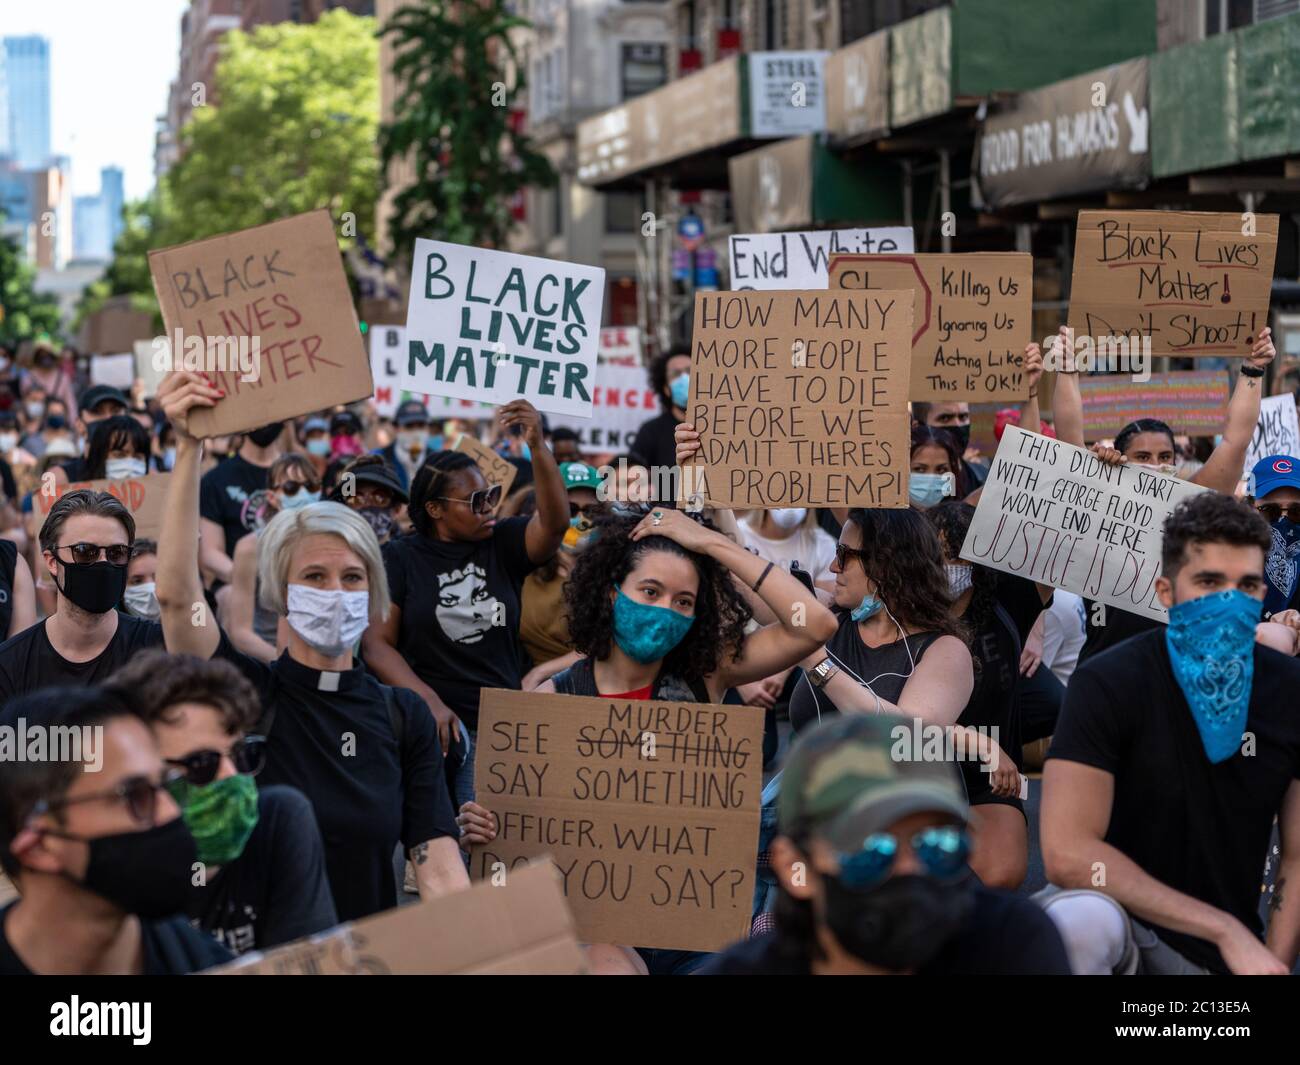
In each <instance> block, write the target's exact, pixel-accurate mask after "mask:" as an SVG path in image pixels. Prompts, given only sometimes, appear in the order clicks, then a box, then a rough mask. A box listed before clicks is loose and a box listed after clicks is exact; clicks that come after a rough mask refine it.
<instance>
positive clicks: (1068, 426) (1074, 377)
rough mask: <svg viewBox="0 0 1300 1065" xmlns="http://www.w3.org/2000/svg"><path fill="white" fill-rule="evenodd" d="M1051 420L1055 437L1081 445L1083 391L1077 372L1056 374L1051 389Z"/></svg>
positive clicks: (1077, 445)
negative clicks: (1054, 429) (1080, 387)
mask: <svg viewBox="0 0 1300 1065" xmlns="http://www.w3.org/2000/svg"><path fill="white" fill-rule="evenodd" d="M1052 422H1053V424H1054V426H1055V428H1056V438H1057V439H1058V440H1060V441H1062V442H1064V443H1066V444H1074V445H1075V446H1076V447H1083V446H1084V445H1083V393H1082V392H1081V391H1080V389H1079V374H1078V373H1077V372H1074V373H1066V372H1065V371H1064V370H1062V371H1060V372H1059V373H1057V375H1056V381H1055V382H1054V387H1053V389H1052Z"/></svg>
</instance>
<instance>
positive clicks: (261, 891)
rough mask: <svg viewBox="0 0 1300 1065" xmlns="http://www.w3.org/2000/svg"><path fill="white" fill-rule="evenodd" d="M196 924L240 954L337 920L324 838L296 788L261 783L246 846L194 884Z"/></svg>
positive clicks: (192, 905) (298, 936)
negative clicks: (209, 877)
mask: <svg viewBox="0 0 1300 1065" xmlns="http://www.w3.org/2000/svg"><path fill="white" fill-rule="evenodd" d="M188 912H189V916H190V920H191V922H192V923H193V924H194V926H195V927H196V928H201V929H202V930H203V931H205V932H207V933H209V934H210V935H212V936H214V937H215V938H216V939H217V940H218V941H219V942H220V943H221V944H222V945H223V946H224V947H225V948H226V949H227V950H229V951H231V953H233V954H246V953H247V952H248V951H250V950H268V949H269V948H271V947H276V946H279V945H280V944H282V943H291V942H293V940H295V939H301V938H303V937H304V936H309V935H312V934H313V933H316V932H323V931H324V930H325V929H327V928H333V927H334V926H335V925H336V924H338V917H337V915H336V914H335V912H334V899H333V896H331V895H330V886H329V881H328V880H327V879H326V877H325V845H324V844H323V843H322V842H321V836H320V829H319V828H317V827H316V815H315V814H313V813H312V808H311V803H310V802H308V801H307V799H306V798H305V797H304V796H303V795H302V793H301V792H298V791H295V790H294V789H293V788H286V787H283V786H280V785H274V784H273V785H271V786H270V787H263V788H260V789H259V790H258V795H257V827H256V828H254V829H253V834H252V835H251V836H249V837H248V843H247V844H245V846H244V852H243V853H242V854H241V855H240V856H239V857H238V858H236V859H235V860H234V861H233V862H231V863H230V864H228V865H223V866H222V867H221V868H220V869H219V870H217V872H216V874H215V875H214V876H213V877H212V878H211V879H210V880H209V881H208V883H207V884H206V885H202V886H198V885H196V886H195V887H193V888H192V889H191V891H190V905H189V907H188Z"/></svg>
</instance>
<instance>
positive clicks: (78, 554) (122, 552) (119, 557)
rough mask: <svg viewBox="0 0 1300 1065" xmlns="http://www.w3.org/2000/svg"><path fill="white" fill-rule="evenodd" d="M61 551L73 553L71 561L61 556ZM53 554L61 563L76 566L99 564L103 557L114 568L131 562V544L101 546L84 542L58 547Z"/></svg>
mask: <svg viewBox="0 0 1300 1065" xmlns="http://www.w3.org/2000/svg"><path fill="white" fill-rule="evenodd" d="M60 551H70V552H72V557H71V559H67V558H64V557H63V556H62V555H60V554H59V552H60ZM53 553H54V557H55V558H57V559H58V560H59V561H60V562H63V563H65V564H70V565H74V566H90V565H93V564H94V563H96V562H98V561H99V560H100V558H101V557H103V558H104V559H105V560H106V561H107V562H109V563H110V564H112V565H114V566H125V565H126V564H127V563H128V562H130V561H131V545H130V544H107V545H100V544H89V543H84V542H83V543H76V544H64V545H63V546H62V547H56V548H55V549H54V552H53Z"/></svg>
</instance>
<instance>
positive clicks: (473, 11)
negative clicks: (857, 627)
mask: <svg viewBox="0 0 1300 1065" xmlns="http://www.w3.org/2000/svg"><path fill="white" fill-rule="evenodd" d="M504 7H505V5H504V4H503V3H501V0H483V2H481V3H460V2H454V0H419V2H414V3H411V4H408V5H407V6H405V7H402V8H399V9H398V11H397V13H396V14H395V15H393V17H392V18H391V19H390V20H389V21H388V23H387V24H386V25H385V26H384V27H383V28H382V29H381V30H380V34H381V36H391V38H392V43H393V47H394V49H395V52H396V58H395V59H394V61H393V74H394V77H395V78H396V80H397V83H398V96H397V100H396V101H395V104H394V108H393V110H394V114H395V116H396V117H395V118H394V120H393V121H392V122H390V123H385V124H384V125H383V126H382V127H381V129H380V139H379V143H380V154H381V160H382V163H383V170H384V175H385V180H386V181H388V182H390V183H391V185H390V191H392V192H394V193H395V195H394V199H393V207H394V216H393V219H392V222H391V227H390V228H391V233H390V237H391V249H390V251H391V254H392V256H393V258H394V259H396V261H398V262H408V261H409V260H410V256H411V252H412V250H413V248H414V245H415V239H416V238H417V237H430V238H436V239H439V240H447V241H452V242H454V243H458V244H471V245H489V246H496V247H500V246H502V245H504V244H505V241H506V235H507V232H508V231H509V228H510V224H511V217H510V203H511V200H512V198H513V197H514V195H515V194H516V193H517V192H519V191H520V190H522V189H524V188H527V187H530V186H532V187H549V186H551V185H553V184H555V171H554V169H553V168H552V167H551V164H550V161H549V160H548V159H547V158H546V157H545V156H544V155H541V154H540V153H539V152H537V151H536V150H535V149H534V148H533V147H532V145H531V143H530V141H529V139H528V137H527V136H526V135H525V134H524V133H522V132H521V131H519V130H518V129H517V128H516V127H515V126H514V125H513V124H512V123H511V115H510V113H511V108H512V105H513V103H514V101H515V99H516V98H517V97H518V95H519V93H520V92H521V91H522V90H523V88H524V78H523V75H522V73H520V71H521V70H522V64H521V63H520V62H519V59H518V55H517V53H516V50H515V47H514V44H513V42H512V41H511V40H510V37H509V33H510V31H511V30H513V29H515V28H518V27H524V26H527V25H528V23H527V22H526V21H524V20H523V19H520V18H516V17H515V16H513V15H510V14H508V13H507V12H506V11H505V10H504ZM412 170H413V171H414V180H413V181H409V182H408V178H409V176H410V174H411V171H412Z"/></svg>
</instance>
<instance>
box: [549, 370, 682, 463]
mask: <svg viewBox="0 0 1300 1065" xmlns="http://www.w3.org/2000/svg"><path fill="white" fill-rule="evenodd" d="M591 397H592V400H593V403H592V411H591V417H590V418H571V417H567V416H566V415H563V414H555V415H552V416H551V418H550V423H551V426H552V428H556V427H559V426H564V427H565V428H568V429H572V430H573V431H574V432H575V433H577V434H578V447H580V448H581V449H582V451H583V452H585V453H586V454H590V455H602V454H608V453H610V452H626V451H629V450H630V449H631V447H632V444H633V441H635V439H636V432H637V430H638V429H640V428H641V426H642V425H644V424H645V423H646V421H647V420H648V419H650V418H653V417H654V416H655V415H657V414H658V413H659V411H660V407H659V397H658V396H657V395H655V391H654V389H653V388H651V387H650V384H649V382H648V381H647V380H646V372H645V369H644V368H643V367H641V366H639V365H622V364H617V363H610V362H605V361H604V360H602V361H601V363H600V365H599V366H597V367H596V387H595V388H594V389H593V390H592V393H591Z"/></svg>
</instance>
